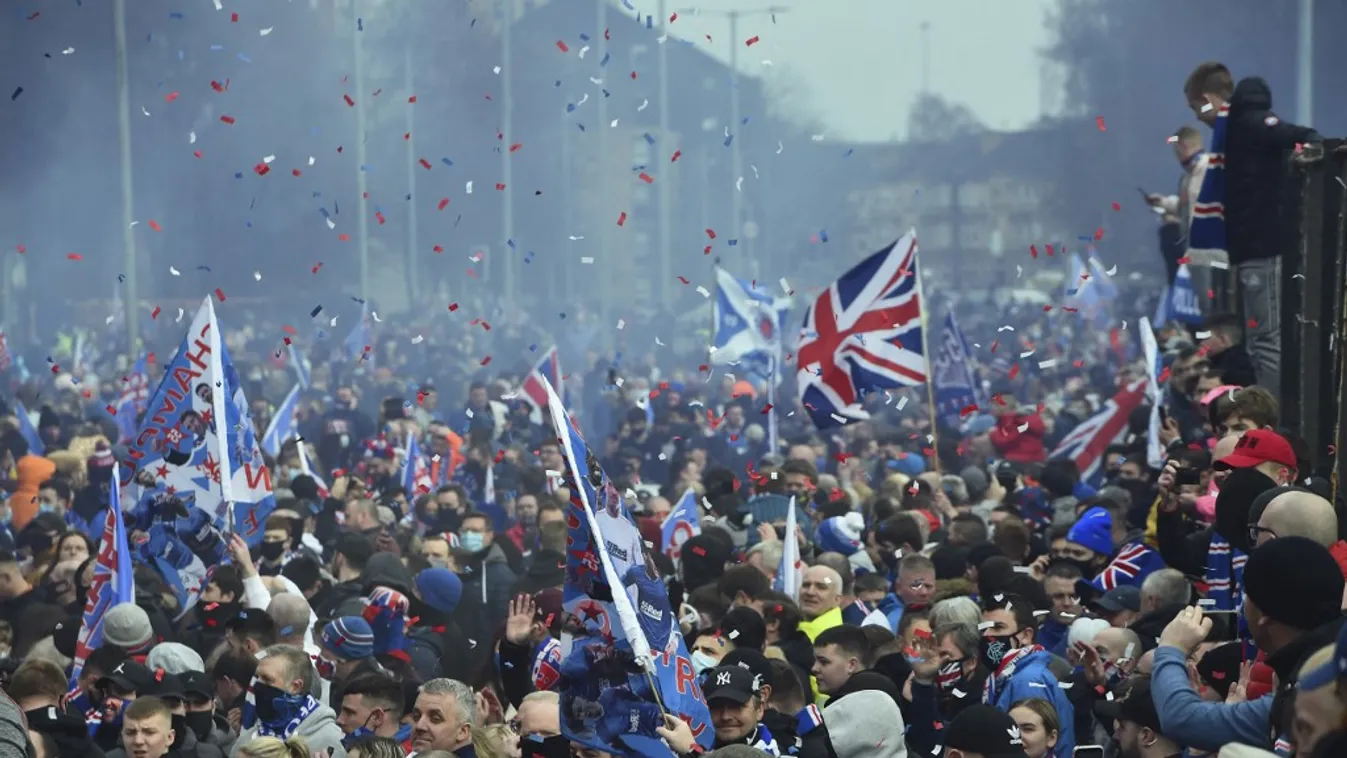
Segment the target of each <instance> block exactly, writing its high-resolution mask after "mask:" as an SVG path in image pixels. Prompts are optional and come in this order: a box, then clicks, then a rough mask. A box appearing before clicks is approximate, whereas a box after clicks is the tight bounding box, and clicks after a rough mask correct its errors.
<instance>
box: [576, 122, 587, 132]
mask: <svg viewBox="0 0 1347 758" xmlns="http://www.w3.org/2000/svg"><path fill="white" fill-rule="evenodd" d="M576 126H578V127H580V131H582V132H583V131H584V130H585V125H584V124H581V123H578V122H577V123H576Z"/></svg>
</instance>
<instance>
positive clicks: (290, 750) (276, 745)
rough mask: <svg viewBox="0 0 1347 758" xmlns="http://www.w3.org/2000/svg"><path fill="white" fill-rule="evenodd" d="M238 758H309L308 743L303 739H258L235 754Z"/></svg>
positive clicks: (296, 737)
mask: <svg viewBox="0 0 1347 758" xmlns="http://www.w3.org/2000/svg"><path fill="white" fill-rule="evenodd" d="M235 755H236V756H238V758H311V756H310V755H309V743H308V742H306V741H305V740H304V738H303V737H299V736H295V737H291V738H290V739H288V740H281V739H280V738H279V737H258V738H257V739H255V740H252V741H251V742H249V743H248V744H247V745H244V746H243V747H240V748H239V749H238V751H237V752H236V753H235Z"/></svg>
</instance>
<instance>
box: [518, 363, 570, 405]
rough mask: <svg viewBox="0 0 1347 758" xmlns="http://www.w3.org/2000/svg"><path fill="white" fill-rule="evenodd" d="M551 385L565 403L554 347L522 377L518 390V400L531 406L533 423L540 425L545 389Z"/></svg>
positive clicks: (544, 403) (544, 402) (545, 403)
mask: <svg viewBox="0 0 1347 758" xmlns="http://www.w3.org/2000/svg"><path fill="white" fill-rule="evenodd" d="M544 379H546V380H547V382H546V384H551V385H552V386H553V387H554V388H556V390H557V392H559V393H561V396H562V402H565V399H566V398H565V391H564V390H563V388H564V387H565V383H564V382H562V376H561V358H560V357H559V356H558V355H557V348H556V345H553V346H552V347H551V348H549V349H548V351H547V352H545V353H543V355H542V357H541V358H539V359H538V362H537V363H535V364H534V365H533V370H532V371H530V372H529V375H528V376H526V377H524V383H523V385H521V386H520V388H519V399H520V400H523V401H524V402H526V403H528V404H529V405H531V406H533V412H532V413H530V414H529V415H530V418H531V419H532V420H533V422H534V423H535V424H536V423H541V422H542V419H543V416H542V414H543V409H545V408H546V407H547V387H546V386H545V383H544V382H543V380H544Z"/></svg>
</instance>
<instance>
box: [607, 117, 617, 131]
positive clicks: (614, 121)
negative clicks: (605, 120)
mask: <svg viewBox="0 0 1347 758" xmlns="http://www.w3.org/2000/svg"><path fill="white" fill-rule="evenodd" d="M618 121H619V119H613V123H611V124H609V125H608V127H609V128H611V129H616V128H617V122H618Z"/></svg>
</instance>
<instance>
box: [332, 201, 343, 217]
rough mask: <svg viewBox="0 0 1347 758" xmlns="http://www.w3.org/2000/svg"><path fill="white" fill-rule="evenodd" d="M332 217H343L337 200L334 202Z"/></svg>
mask: <svg viewBox="0 0 1347 758" xmlns="http://www.w3.org/2000/svg"><path fill="white" fill-rule="evenodd" d="M332 215H333V216H340V215H341V206H340V205H338V204H337V201H336V200H333V201H332Z"/></svg>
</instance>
